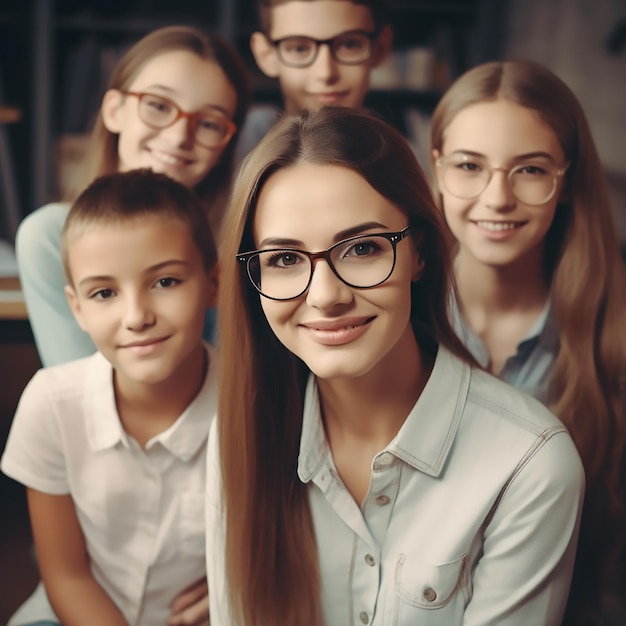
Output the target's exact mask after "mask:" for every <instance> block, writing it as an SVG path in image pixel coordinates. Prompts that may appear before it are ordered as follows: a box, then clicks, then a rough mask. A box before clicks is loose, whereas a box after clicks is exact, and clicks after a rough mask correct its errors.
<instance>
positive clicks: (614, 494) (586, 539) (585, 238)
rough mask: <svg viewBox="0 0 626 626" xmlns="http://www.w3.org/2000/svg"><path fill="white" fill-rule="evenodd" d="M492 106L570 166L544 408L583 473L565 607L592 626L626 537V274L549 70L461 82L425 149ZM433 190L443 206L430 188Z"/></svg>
mask: <svg viewBox="0 0 626 626" xmlns="http://www.w3.org/2000/svg"><path fill="white" fill-rule="evenodd" d="M498 99H504V100H508V101H511V102H515V103H517V104H519V105H521V106H523V107H526V108H528V109H531V110H533V111H536V112H537V113H538V114H539V116H540V117H541V118H542V119H543V120H544V122H545V123H546V124H547V125H548V126H549V127H550V128H551V129H552V130H553V131H554V133H555V134H556V136H557V137H558V139H559V142H560V144H561V147H562V149H563V151H564V153H565V160H566V161H567V162H570V166H569V168H568V171H567V175H566V185H565V191H566V193H565V198H566V199H565V200H564V201H561V202H560V203H559V205H558V207H557V210H556V214H555V218H554V221H553V223H552V225H551V227H550V230H549V231H548V234H547V235H546V241H545V272H546V276H547V279H548V281H549V284H550V286H551V294H552V306H553V312H554V316H555V319H556V327H557V329H558V334H559V344H560V349H559V352H558V355H557V357H556V360H555V363H554V366H553V369H552V372H551V378H550V381H549V397H548V405H549V407H550V408H551V409H552V411H553V412H554V413H555V414H556V415H557V416H558V417H559V418H560V419H561V421H563V422H564V424H565V425H566V426H567V428H568V430H569V432H570V434H571V436H572V439H573V440H574V443H575V444H576V447H577V449H578V452H579V454H580V456H581V459H582V461H583V465H584V467H585V473H586V480H587V493H586V498H585V508H584V511H583V519H582V525H581V538H580V542H579V548H578V557H577V565H576V570H575V575H574V585H573V587H572V594H571V602H570V604H571V607H574V606H575V607H576V609H573V608H571V607H570V609H571V610H570V611H569V613H568V617H567V620H566V623H580V624H585V625H590V624H594V623H596V622H594V621H591V620H593V619H595V618H594V617H593V616H590V615H589V614H588V613H585V612H583V608H582V607H581V606H580V603H582V602H584V601H585V599H586V600H587V601H588V602H589V607H588V608H590V609H592V608H593V606H597V605H598V597H599V595H600V592H601V591H603V589H602V588H601V586H602V585H603V582H602V580H603V578H602V575H603V571H604V570H605V569H606V568H607V567H609V566H610V565H611V560H612V557H617V556H619V555H620V554H622V551H623V544H624V539H625V538H624V535H625V532H626V516H625V504H624V499H625V498H626V491H625V483H624V476H623V470H624V458H625V451H626V414H625V411H626V393H625V385H626V326H625V320H626V272H625V271H624V265H623V263H622V260H621V256H620V249H619V242H618V239H617V235H616V233H617V228H616V226H615V223H614V218H613V212H612V209H611V206H610V202H609V195H608V191H607V184H606V177H605V174H604V171H603V168H602V164H601V162H600V159H599V157H598V153H597V151H596V148H595V144H594V142H593V138H592V135H591V131H590V129H589V125H588V123H587V120H586V117H585V114H584V112H583V110H582V108H581V106H580V104H579V102H578V100H577V99H576V97H575V95H574V94H573V93H572V91H571V90H570V89H569V87H567V85H565V83H564V82H563V81H561V80H560V79H559V78H558V77H557V76H555V75H554V74H553V73H552V72H551V71H549V70H548V69H547V68H545V67H543V66H542V65H539V64H536V63H531V62H527V61H507V62H492V63H486V64H484V65H481V66H478V67H476V68H474V69H472V70H470V71H469V72H467V73H466V74H464V75H463V76H462V77H461V78H459V79H458V80H457V81H456V82H455V83H454V84H453V85H452V87H451V88H450V89H449V90H448V92H447V93H446V94H445V95H444V97H443V98H442V100H441V102H440V103H439V105H438V106H437V108H436V110H435V112H434V115H433V120H432V133H431V148H432V149H434V150H438V151H439V152H441V151H442V146H443V142H444V137H445V132H446V128H447V127H448V126H449V125H450V123H451V122H452V120H453V119H454V118H455V117H456V115H457V114H458V113H459V112H460V111H462V110H463V109H465V108H466V107H468V106H471V105H473V104H477V103H480V102H489V101H494V100H498ZM433 165H434V164H433ZM433 184H434V186H435V190H436V192H437V193H436V195H437V196H438V197H439V202H440V204H441V203H442V200H441V196H440V194H439V193H438V190H437V182H436V180H435V181H433ZM583 581H584V582H583ZM584 610H585V611H586V610H587V609H584ZM574 613H578V614H579V615H577V616H576V617H574Z"/></svg>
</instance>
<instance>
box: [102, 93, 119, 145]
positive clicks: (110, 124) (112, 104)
mask: <svg viewBox="0 0 626 626" xmlns="http://www.w3.org/2000/svg"><path fill="white" fill-rule="evenodd" d="M123 102H124V94H123V93H122V92H121V91H119V90H118V89H109V90H108V91H107V92H106V93H105V94H104V97H103V98H102V104H101V105H100V113H101V114H102V121H103V122H104V127H105V128H106V129H107V130H108V131H109V132H111V133H114V134H117V133H119V132H120V130H121V129H122V120H121V112H120V108H121V106H122V104H123Z"/></svg>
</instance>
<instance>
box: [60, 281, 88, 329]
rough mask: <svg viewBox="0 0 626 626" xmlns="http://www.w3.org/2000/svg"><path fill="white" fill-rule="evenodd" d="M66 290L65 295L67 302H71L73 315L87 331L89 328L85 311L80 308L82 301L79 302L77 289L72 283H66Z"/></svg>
mask: <svg viewBox="0 0 626 626" xmlns="http://www.w3.org/2000/svg"><path fill="white" fill-rule="evenodd" d="M64 291H65V297H66V298H67V303H68V304H69V307H70V310H71V311H72V315H73V316H74V319H75V320H76V323H77V324H78V325H79V326H80V327H81V329H82V330H84V331H85V332H87V329H86V328H85V322H84V318H83V312H82V310H81V308H80V303H79V302H78V296H77V295H76V290H75V289H74V287H72V286H71V285H65V287H64Z"/></svg>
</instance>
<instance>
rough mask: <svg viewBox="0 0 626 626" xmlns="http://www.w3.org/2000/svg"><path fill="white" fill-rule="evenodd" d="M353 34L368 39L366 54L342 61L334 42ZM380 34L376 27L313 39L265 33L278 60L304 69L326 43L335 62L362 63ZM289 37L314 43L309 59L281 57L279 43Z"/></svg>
mask: <svg viewBox="0 0 626 626" xmlns="http://www.w3.org/2000/svg"><path fill="white" fill-rule="evenodd" d="M354 34H358V35H363V36H365V37H367V39H369V49H368V55H367V56H366V57H365V58H363V59H360V60H359V61H342V60H341V59H339V58H338V57H337V52H336V50H335V42H336V41H337V40H338V39H341V38H343V37H346V36H349V35H354ZM379 35H380V29H376V30H375V31H374V32H370V31H367V30H360V29H354V30H347V31H345V32H343V33H339V34H338V35H335V36H334V37H331V38H330V39H315V38H314V37H307V36H306V35H289V37H281V38H280V39H272V38H270V36H269V35H266V37H267V40H268V41H269V42H270V43H271V44H272V45H273V46H274V48H275V49H276V54H277V55H278V60H279V61H280V62H281V63H282V64H283V65H285V66H287V67H296V68H299V69H304V68H306V67H311V65H313V63H315V60H316V59H317V56H318V54H319V52H320V46H321V45H327V46H328V49H329V50H330V55H331V56H332V58H333V60H334V61H335V62H336V63H339V64H341V65H361V64H362V63H365V62H366V61H369V60H370V59H371V58H372V54H373V52H374V43H375V42H376V39H377V38H378V36H379ZM290 39H293V40H297V39H304V40H306V41H311V42H313V43H314V44H315V52H314V54H313V56H312V57H311V60H310V61H307V62H306V63H304V64H302V63H290V62H289V61H286V60H285V59H284V58H283V55H282V52H281V49H280V45H281V44H282V43H283V42H284V41H289V40H290Z"/></svg>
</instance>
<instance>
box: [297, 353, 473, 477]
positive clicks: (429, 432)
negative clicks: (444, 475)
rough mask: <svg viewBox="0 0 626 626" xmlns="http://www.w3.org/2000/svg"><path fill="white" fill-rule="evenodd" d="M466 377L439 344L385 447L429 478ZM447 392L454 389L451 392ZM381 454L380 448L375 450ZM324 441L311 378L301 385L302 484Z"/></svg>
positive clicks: (457, 415) (462, 399)
mask: <svg viewBox="0 0 626 626" xmlns="http://www.w3.org/2000/svg"><path fill="white" fill-rule="evenodd" d="M470 378H471V367H470V366H469V365H468V364H467V363H464V362H463V361H461V360H460V359H458V358H457V357H455V356H454V355H452V354H451V353H450V352H448V351H447V350H446V349H445V348H443V347H441V346H440V347H439V350H438V351H437V358H436V359H435V364H434V366H433V370H432V372H431V374H430V378H429V379H428V382H427V383H426V386H425V387H424V389H423V391H422V393H421V395H420V397H419V398H418V400H417V402H416V403H415V406H414V407H413V409H411V412H410V413H409V415H408V417H407V419H406V421H405V422H404V424H403V425H402V428H401V429H400V431H399V432H398V434H397V435H396V436H395V437H394V439H393V441H391V443H390V444H389V445H388V446H387V447H386V448H385V451H386V452H391V453H392V454H393V455H394V456H396V457H397V458H399V459H401V460H403V461H404V462H405V463H408V464H409V465H411V466H412V467H414V468H416V469H417V470H420V471H422V472H424V473H426V474H429V475H431V476H438V475H439V474H440V473H441V471H442V469H443V466H444V465H445V462H446V459H447V458H448V454H449V453H450V448H451V447H452V442H453V441H454V437H455V435H456V432H457V430H458V427H459V423H460V421H461V417H462V415H463V410H464V408H465V403H466V400H467V394H468V390H469V384H470ZM450 390H455V392H454V393H451V392H450ZM381 452H383V451H382V450H381ZM327 453H328V443H327V441H326V436H325V433H324V426H323V424H322V419H321V410H320V403H319V393H318V389H317V384H316V381H315V377H314V376H313V375H311V376H310V377H309V381H308V384H307V389H306V394H305V400H304V412H303V422H302V436H301V439H300V456H299V458H298V475H299V477H300V480H302V482H308V481H309V480H311V479H312V478H313V476H314V475H315V474H316V472H317V471H318V470H319V469H320V468H321V466H322V464H323V463H324V459H325V458H326V456H327Z"/></svg>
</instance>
